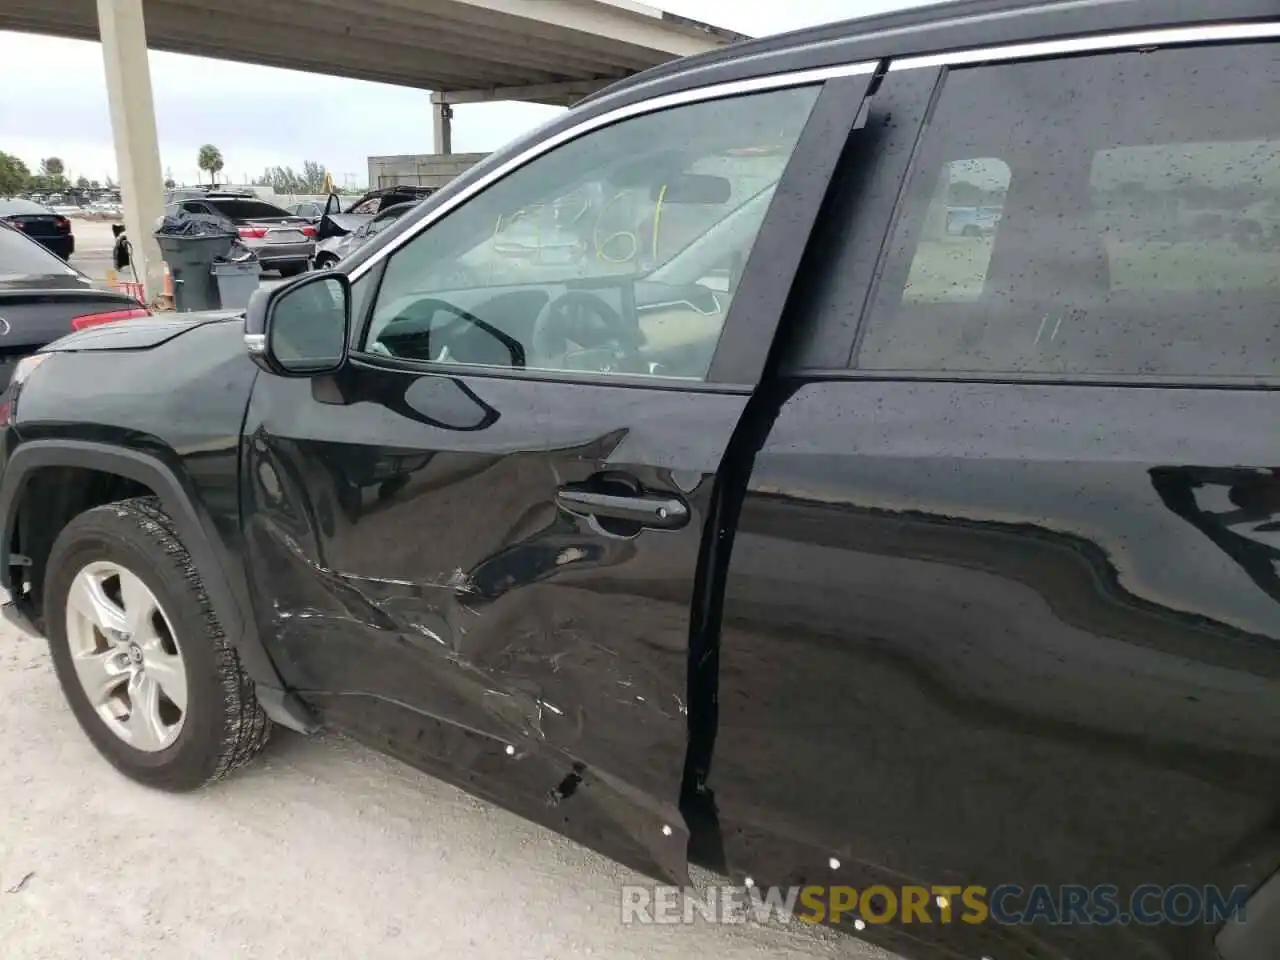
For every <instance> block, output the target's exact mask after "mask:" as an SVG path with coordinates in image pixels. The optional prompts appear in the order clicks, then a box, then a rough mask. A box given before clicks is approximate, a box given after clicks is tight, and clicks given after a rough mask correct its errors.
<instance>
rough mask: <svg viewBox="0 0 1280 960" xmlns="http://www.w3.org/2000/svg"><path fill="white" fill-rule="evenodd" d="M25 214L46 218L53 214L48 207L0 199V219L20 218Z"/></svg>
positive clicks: (26, 201) (23, 201) (27, 201)
mask: <svg viewBox="0 0 1280 960" xmlns="http://www.w3.org/2000/svg"><path fill="white" fill-rule="evenodd" d="M24 213H27V214H31V215H33V216H34V215H37V214H40V215H43V216H48V215H49V214H51V213H53V211H52V210H50V209H49V208H48V207H45V206H41V205H40V204H38V203H33V202H32V201H30V200H5V199H0V217H12V216H21V215H22V214H24Z"/></svg>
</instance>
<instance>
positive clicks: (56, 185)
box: [0, 150, 117, 197]
mask: <svg viewBox="0 0 1280 960" xmlns="http://www.w3.org/2000/svg"><path fill="white" fill-rule="evenodd" d="M115 189H117V187H116V183H115V181H114V180H112V179H111V178H110V177H107V179H106V181H105V182H104V181H100V180H90V179H89V178H88V177H85V176H80V177H76V179H75V180H72V179H71V178H70V177H68V176H67V167H66V164H64V163H63V162H62V159H61V158H60V157H45V158H44V159H43V160H41V161H40V166H39V168H38V169H37V171H36V172H34V173H33V172H32V171H31V168H30V167H28V166H27V165H26V163H24V162H23V161H22V160H21V159H19V158H18V157H15V156H14V155H13V154H11V153H5V152H4V151H3V150H0V197H8V196H13V195H14V194H19V193H66V192H67V191H69V190H79V191H82V192H88V191H95V190H115Z"/></svg>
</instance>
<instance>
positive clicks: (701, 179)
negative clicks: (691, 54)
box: [365, 87, 818, 379]
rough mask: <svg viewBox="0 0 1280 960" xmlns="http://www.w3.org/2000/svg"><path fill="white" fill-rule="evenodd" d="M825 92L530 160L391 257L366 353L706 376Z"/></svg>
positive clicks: (754, 98)
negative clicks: (740, 270) (742, 277)
mask: <svg viewBox="0 0 1280 960" xmlns="http://www.w3.org/2000/svg"><path fill="white" fill-rule="evenodd" d="M817 94H818V87H802V88H795V89H788V90H780V91H771V92H766V93H760V94H752V95H747V96H741V97H734V98H729V99H724V100H715V101H706V102H701V103H695V104H689V105H685V106H679V107H673V108H670V109H667V110H663V111H659V112H656V113H652V114H646V115H644V116H640V117H636V118H633V119H630V120H626V121H623V122H620V123H617V124H614V125H612V126H609V127H605V128H603V129H600V130H597V131H594V132H592V133H589V134H586V135H584V136H582V137H580V138H578V139H576V140H573V141H570V142H569V143H567V144H565V145H563V146H561V147H558V148H557V149H555V150H552V151H550V152H549V153H547V154H544V155H543V156H541V157H539V158H537V159H535V160H533V161H531V162H530V163H528V164H526V165H525V166H523V167H521V168H520V169H518V170H516V171H515V172H514V173H512V174H510V175H509V176H507V177H505V178H504V179H502V180H500V181H498V182H497V183H496V184H495V185H493V186H492V187H490V188H489V189H487V190H485V191H484V192H483V193H481V194H479V195H477V196H475V197H473V198H471V199H470V200H469V201H467V202H466V203H465V204H463V205H462V206H461V207H459V208H458V209H457V210H455V211H453V212H452V213H450V214H448V215H447V216H446V217H444V218H443V219H442V220H440V221H439V222H437V223H435V224H433V225H432V226H430V227H429V228H427V230H426V231H425V232H423V233H422V234H421V235H420V236H418V237H416V238H415V239H413V240H412V241H410V242H409V243H408V244H406V245H405V246H404V247H403V248H402V249H400V250H398V251H397V252H396V253H395V254H393V255H392V257H391V259H390V262H389V263H388V264H387V268H386V272H385V275H384V277H383V280H382V284H381V287H380V289H379V292H378V299H377V303H376V304H375V307H374V310H373V316H372V320H371V324H370V329H369V331H368V334H367V337H366V340H365V349H366V350H368V351H369V352H371V353H376V354H383V355H390V356H395V357H398V358H401V359H409V360H417V361H422V362H424V363H430V364H473V365H480V366H489V367H493V366H498V367H508V368H510V367H517V368H524V369H532V370H544V371H546V370H550V371H563V372H570V373H571V372H582V373H595V374H599V373H620V374H630V375H641V376H646V377H648V376H659V377H679V378H686V379H702V378H704V377H705V376H706V373H707V370H708V368H709V367H710V364H711V359H712V355H713V353H714V351H715V348H716V344H717V343H718V341H719V337H720V333H721V330H722V328H723V325H724V320H725V316H726V314H727V312H728V309H729V306H730V304H731V302H732V299H733V292H734V287H733V284H732V283H730V282H729V281H730V275H731V271H730V269H729V265H730V264H733V263H742V262H745V260H746V257H747V255H748V254H749V253H750V250H751V247H752V245H753V244H754V242H755V239H756V236H757V234H758V233H759V230H760V227H761V225H762V223H763V222H764V217H765V214H766V212H767V211H768V209H769V204H770V202H771V200H772V198H773V191H774V188H775V186H776V185H777V183H778V180H779V179H780V178H781V176H782V173H783V170H784V169H785V168H786V165H787V162H788V161H789V160H790V158H791V154H792V152H793V151H794V150H795V146H796V142H797V140H798V138H799V136H800V131H801V130H802V129H803V127H804V124H805V121H806V120H807V119H808V116H809V112H810V110H811V108H812V107H813V103H814V101H815V99H816V97H817Z"/></svg>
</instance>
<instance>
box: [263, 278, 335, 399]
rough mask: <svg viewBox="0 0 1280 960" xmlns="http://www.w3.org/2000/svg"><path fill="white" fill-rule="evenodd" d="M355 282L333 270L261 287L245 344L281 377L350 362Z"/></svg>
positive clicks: (327, 370)
mask: <svg viewBox="0 0 1280 960" xmlns="http://www.w3.org/2000/svg"><path fill="white" fill-rule="evenodd" d="M350 329H351V282H350V281H349V280H348V279H347V277H346V275H345V274H341V273H337V272H335V271H332V270H324V271H322V272H320V273H307V274H303V275H302V276H301V277H299V278H298V279H297V280H294V281H293V282H292V283H287V284H284V285H283V286H279V287H276V288H274V289H271V290H262V289H259V290H256V291H254V294H253V297H252V298H251V299H250V300H249V307H248V309H247V311H246V312H245V321H244V342H245V349H246V350H247V351H248V353H249V356H250V357H251V358H252V359H253V361H254V363H256V364H257V365H258V366H260V367H262V369H264V370H266V371H267V372H269V373H274V374H276V375H277V376H281V377H316V376H321V375H323V374H328V373H334V372H336V371H337V370H339V369H341V368H342V366H343V365H344V364H345V363H346V362H347V338H348V335H349V332H350Z"/></svg>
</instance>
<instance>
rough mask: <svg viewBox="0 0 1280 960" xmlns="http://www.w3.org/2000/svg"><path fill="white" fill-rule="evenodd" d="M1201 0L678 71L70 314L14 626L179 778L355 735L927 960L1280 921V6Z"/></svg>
mask: <svg viewBox="0 0 1280 960" xmlns="http://www.w3.org/2000/svg"><path fill="white" fill-rule="evenodd" d="M1193 6H1196V5H1193V4H1169V3H1161V2H1153V0H1152V2H1149V0H1130V2H1094V3H1079V2H1062V3H1046V4H1037V5H1017V4H1012V3H1008V2H973V3H962V4H958V5H953V6H948V7H941V8H936V9H929V10H924V11H915V12H911V13H901V14H895V15H893V16H888V17H883V18H877V19H872V20H865V21H857V22H853V23H846V24H837V25H832V26H827V27H823V28H820V29H816V30H811V31H807V32H804V33H799V34H794V35H789V36H782V37H774V38H769V39H766V40H761V41H756V42H750V43H746V44H744V45H741V46H738V47H734V48H731V49H728V50H725V51H723V52H717V53H714V54H711V55H707V56H701V57H697V58H694V59H691V60H687V61H679V62H675V63H672V64H670V65H666V66H663V67H660V68H658V69H655V70H652V71H650V72H648V73H645V74H642V75H640V76H638V77H635V78H633V79H630V80H627V81H625V82H622V83H619V84H617V85H616V86H614V87H612V88H610V89H609V90H607V91H605V92H603V93H600V94H598V95H595V96H593V97H591V98H589V99H587V100H586V101H584V102H582V103H581V104H580V105H578V106H577V107H576V108H575V109H573V110H571V111H570V112H568V113H567V114H565V115H564V116H563V117H561V118H559V119H558V120H556V121H555V122H553V123H552V124H551V125H549V126H547V127H545V128H543V129H541V130H540V131H538V132H537V133H535V134H532V135H530V136H529V137H526V138H524V139H521V140H519V141H517V142H515V143H512V144H511V145H509V146H507V147H506V148H504V149H503V150H500V151H499V152H497V153H496V154H494V155H493V156H491V157H490V158H488V159H487V160H486V161H485V162H484V163H482V164H480V165H479V166H477V167H475V168H474V169H472V170H470V171H469V172H468V173H466V174H465V175H463V176H461V177H460V178H458V179H457V180H456V181H454V182H452V183H451V184H450V185H449V186H447V187H446V188H444V189H442V190H440V191H439V192H438V193H436V194H435V195H433V196H432V197H431V198H429V199H428V200H426V201H425V202H423V203H422V204H421V205H420V206H419V207H418V208H416V209H415V210H413V211H412V212H410V213H409V214H407V215H406V216H405V217H403V218H402V219H401V220H400V222H398V223H397V224H396V225H394V226H393V227H390V228H389V229H387V230H386V231H384V232H383V233H381V234H380V235H379V236H378V237H377V238H376V239H375V240H374V241H373V242H371V243H370V244H368V245H367V246H366V247H364V248H362V249H360V250H359V251H357V252H356V253H355V254H353V255H352V257H351V258H350V259H349V260H347V261H343V264H342V266H341V268H340V269H337V270H330V271H321V272H315V273H310V274H308V275H306V276H305V277H302V278H299V279H298V280H296V281H294V282H291V283H288V284H285V285H282V286H280V287H277V288H276V289H273V290H270V291H262V292H259V294H258V295H257V298H256V299H255V300H254V302H253V303H252V305H251V307H250V309H249V310H248V313H247V316H243V317H241V316H236V317H234V318H228V316H227V315H226V314H218V315H209V316H183V317H156V318H154V319H150V320H138V321H134V322H129V323H121V324H113V325H108V326H104V327H99V328H94V329H91V330H87V331H84V332H82V333H79V334H75V335H72V336H70V337H68V338H66V339H63V340H61V341H59V342H57V343H55V344H53V345H51V346H50V347H48V348H47V349H46V350H45V351H44V352H43V353H41V354H39V356H38V359H37V360H28V361H24V363H23V365H22V367H21V368H20V370H19V371H18V373H17V374H16V375H15V377H14V380H13V383H12V386H11V390H10V396H9V403H8V405H7V406H6V407H4V408H3V409H4V416H5V423H4V429H3V434H2V436H3V445H4V449H3V451H2V452H3V463H4V470H3V481H2V483H0V508H2V509H0V516H2V517H3V519H4V522H5V533H4V537H3V540H2V541H0V543H2V544H3V547H4V551H5V552H4V556H3V557H0V571H2V572H3V575H4V579H5V585H6V586H7V587H8V589H9V590H10V592H11V595H12V603H11V605H10V606H9V607H7V608H6V609H7V610H8V613H9V616H11V617H12V618H15V619H19V620H22V619H25V620H27V621H30V622H31V623H32V625H33V626H34V628H35V629H38V630H40V631H42V632H43V633H44V634H45V635H46V636H47V637H48V640H49V644H50V647H51V650H52V654H53V660H54V664H55V666H56V669H57V673H58V677H59V679H60V681H61V683H62V686H63V688H64V690H65V692H66V696H67V699H68V702H69V704H70V706H71V709H72V710H74V712H75V714H76V716H77V718H78V719H79V721H80V723H81V725H82V726H83V728H84V730H85V732H86V733H87V734H88V736H89V737H90V738H91V739H92V740H93V742H94V743H95V744H96V745H97V747H98V748H99V749H100V751H101V752H102V753H103V754H104V755H105V756H106V757H107V758H108V759H109V760H110V761H111V762H112V763H113V764H115V765H116V766H117V767H118V768H119V769H121V770H122V771H124V772H125V773H126V774H128V775H129V776H131V777H134V778H136V779H137V780H140V781H142V782H144V783H149V784H154V785H156V786H160V787H164V788H169V789H185V788H191V787H195V786H197V785H199V784H201V783H204V782H206V781H208V780H210V779H212V778H215V777H219V776H221V775H223V774H225V773H227V772H228V771H230V770H231V769H232V768H234V767H236V766H237V765H238V764H241V763H243V762H245V761H247V760H249V759H250V758H251V757H252V756H253V755H254V753H255V752H256V751H257V750H258V748H259V747H261V746H262V743H263V741H264V740H265V739H266V737H267V731H268V728H269V726H270V723H269V720H268V718H270V720H272V721H275V722H277V723H279V724H283V725H284V726H287V727H291V728H294V729H296V730H301V731H311V730H314V729H317V728H318V727H319V726H321V725H328V726H332V727H334V728H338V729H341V730H344V731H347V732H349V733H350V734H352V735H353V736H355V737H357V738H360V739H361V740H363V741H365V742H366V743H369V744H371V745H373V746H374V747H375V748H377V749H379V750H383V751H386V752H388V753H390V754H393V755H395V756H397V757H400V758H402V759H404V760H405V761H407V762H409V763H411V764H413V765H415V766H417V767H419V768H421V769H423V770H428V771H431V772H433V773H435V774H438V775H440V776H442V777H446V778H449V779H451V780H453V781H455V782H457V783H459V784H461V785H463V786H464V787H465V788H466V789H468V790H470V791H473V792H474V793H476V794H479V795H481V796H484V797H487V798H489V799H491V800H494V801H496V802H498V803H500V804H503V805H505V806H507V807H510V808H512V809H514V810H517V811H519V812H520V813H522V814H524V815H526V816H528V817H531V818H535V819H537V820H538V821H540V822H542V823H545V824H549V825H550V826H552V827H553V828H555V829H557V830H560V831H562V832H564V833H566V834H568V835H570V836H572V837H575V838H577V839H579V840H581V841H582V842H584V843H587V844H589V845H591V846H593V847H595V848H597V849H599V850H602V851H605V852H606V853H608V854H609V855H611V856H613V857H615V858H617V859H618V860H621V861H623V862H625V863H627V864H630V865H632V866H634V867H636V868H637V869H639V870H641V871H644V872H645V873H648V874H650V875H652V876H656V877H662V878H667V879H669V880H672V881H674V882H681V883H683V882H686V880H687V878H688V870H689V866H690V864H691V863H694V864H700V865H702V866H704V867H707V868H710V869H711V870H712V871H715V872H717V873H719V874H721V875H723V876H725V877H728V878H729V879H730V880H731V881H733V882H737V883H740V884H744V885H748V886H749V885H754V886H755V887H756V888H759V889H771V888H773V887H775V886H794V885H810V886H817V887H818V888H819V892H820V893H821V891H823V890H828V891H829V890H831V889H834V888H837V887H838V888H840V889H841V890H843V891H845V893H846V894H847V892H848V890H849V889H852V890H854V891H860V892H861V896H860V897H858V898H855V901H854V902H855V903H856V909H853V910H850V909H846V910H844V911H842V912H840V915H839V916H837V917H832V916H830V915H829V914H828V915H826V916H825V917H824V919H827V920H835V921H836V922H837V923H838V925H839V926H841V927H842V928H846V929H849V930H852V931H854V932H856V933H857V934H858V935H860V936H864V937H869V938H872V939H874V940H876V941H878V942H880V943H882V944H884V945H886V946H888V947H890V948H891V949H893V950H895V951H896V952H898V953H902V954H905V955H908V956H910V957H913V958H915V957H924V958H953V957H968V958H977V957H984V956H985V957H992V958H995V960H1004V958H1032V957H1035V958H1068V957H1070V958H1075V960H1081V958H1083V960H1112V958H1123V960H1129V958H1137V957H1144V958H1166V960H1172V958H1180V960H1187V958H1197V960H1201V958H1212V957H1217V956H1218V955H1219V954H1220V955H1221V956H1222V957H1225V958H1228V960H1241V958H1260V957H1268V958H1274V957H1275V956H1277V955H1278V953H1277V949H1278V948H1277V944H1278V943H1280V937H1277V923H1278V922H1280V908H1277V907H1276V906H1275V904H1276V903H1277V899H1278V896H1277V892H1278V891H1280V880H1277V879H1271V880H1270V881H1269V880H1268V878H1270V877H1272V876H1273V874H1274V873H1275V871H1276V869H1277V867H1278V866H1280V575H1278V574H1277V571H1278V570H1280V565H1278V564H1280V536H1278V531H1280V392H1277V387H1278V386H1280V335H1278V334H1277V328H1278V325H1280V206H1278V202H1280V109H1277V100H1276V99H1275V98H1276V96H1277V94H1278V93H1280V43H1277V37H1280V10H1278V9H1277V7H1276V6H1275V3H1274V0H1265V2H1262V0H1254V2H1249V0H1224V2H1219V3H1215V4H1213V5H1212V6H1209V5H1203V6H1202V7H1200V9H1201V10H1202V11H1203V13H1202V17H1201V19H1200V20H1197V19H1195V18H1194V17H1192V16H1191V15H1190V14H1188V13H1187V11H1188V10H1190V9H1192V8H1193ZM1209 18H1212V22H1208V19H1209ZM974 224H976V225H978V229H974V230H966V229H965V226H966V225H974ZM747 878H750V881H749V882H748V880H747ZM1268 883H1269V884H1270V885H1269V886H1268ZM908 887H910V888H912V889H913V890H916V891H917V892H918V890H919V889H920V888H921V887H923V888H925V889H927V890H932V891H935V893H936V895H931V896H929V897H928V898H927V900H922V899H920V898H918V897H916V896H914V895H913V896H912V897H907V896H904V890H906V889H907V888H908ZM1037 890H1042V891H1043V894H1037V893H1036V891H1037ZM873 891H874V893H873ZM948 891H950V892H948ZM1082 891H1083V893H1082ZM1255 891H1259V892H1257V893H1256V895H1254V892H1255ZM1068 892H1069V894H1070V896H1069V897H1068V896H1067V893H1068ZM1250 896H1252V897H1253V899H1251V900H1248V898H1249V897H1250ZM1037 897H1038V898H1039V899H1038V900H1037ZM1081 897H1083V899H1081ZM1214 897H1219V898H1222V899H1225V900H1229V901H1230V902H1231V903H1234V904H1235V905H1236V906H1237V907H1239V906H1240V905H1241V904H1244V903H1245V901H1246V900H1248V905H1247V910H1246V912H1245V915H1246V916H1247V921H1246V922H1241V921H1240V913H1239V911H1236V918H1237V919H1236V920H1232V921H1229V922H1225V923H1224V922H1223V916H1221V915H1217V914H1221V911H1215V910H1212V909H1208V910H1204V909H1200V907H1197V904H1199V905H1200V906H1201V907H1203V905H1204V904H1205V903H1206V902H1209V903H1211V902H1212V901H1213V898H1214ZM1046 898H1047V899H1046ZM971 900H972V901H973V903H971ZM953 901H954V908H955V912H954V914H953V913H952V912H951V910H950V909H949V907H950V906H951V905H952V902H953ZM845 902H846V904H847V900H846V901H845ZM833 903H834V898H833ZM962 903H963V907H962V906H961V904H962ZM974 903H985V904H986V908H985V913H984V912H982V911H980V910H977V908H976V907H974ZM1188 904H1190V905H1191V906H1190V908H1188ZM1219 905H1221V904H1219ZM1139 907H1141V908H1142V909H1143V910H1144V911H1145V912H1144V913H1142V914H1139V913H1138V912H1137V911H1138V909H1139ZM908 908H910V909H908ZM970 908H972V909H973V912H966V910H969V909H970ZM1153 917H1154V919H1152V918H1153ZM886 920H887V921H889V922H880V921H886ZM977 920H982V922H975V921H977ZM1148 921H1150V922H1148Z"/></svg>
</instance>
